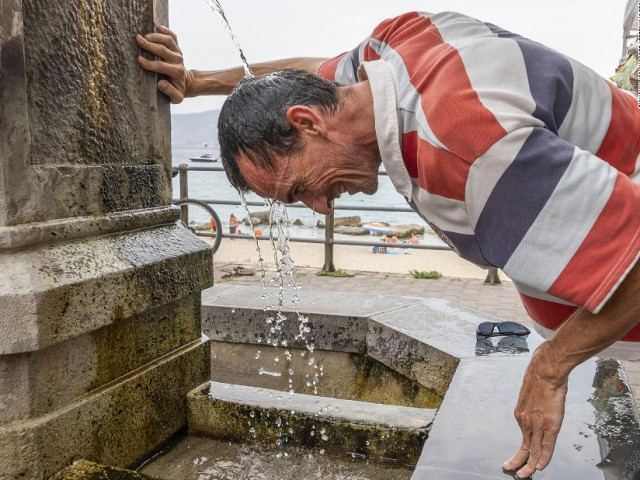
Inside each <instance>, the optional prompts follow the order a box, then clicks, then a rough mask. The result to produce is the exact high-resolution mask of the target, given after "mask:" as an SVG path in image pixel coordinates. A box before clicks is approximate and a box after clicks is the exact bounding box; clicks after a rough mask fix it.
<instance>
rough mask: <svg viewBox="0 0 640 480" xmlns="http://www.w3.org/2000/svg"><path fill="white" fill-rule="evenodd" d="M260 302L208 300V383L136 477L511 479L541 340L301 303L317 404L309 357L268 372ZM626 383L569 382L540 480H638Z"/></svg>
mask: <svg viewBox="0 0 640 480" xmlns="http://www.w3.org/2000/svg"><path fill="white" fill-rule="evenodd" d="M268 294H269V295H277V294H278V292H277V291H276V290H275V289H274V290H273V291H269V292H268ZM264 302H265V300H264V299H263V298H262V288H261V287H252V286H234V285H220V286H215V287H213V288H210V289H208V290H205V291H204V292H203V296H202V330H203V333H204V334H205V335H206V336H207V337H209V338H210V340H211V371H212V375H211V378H212V380H211V381H210V382H207V383H205V384H203V385H201V386H200V387H198V388H196V389H194V390H192V391H191V392H190V393H189V394H188V396H187V397H188V398H187V403H188V429H189V433H188V435H187V436H186V437H183V438H182V439H180V440H179V441H177V442H176V443H174V444H173V445H171V446H169V447H168V448H166V449H165V450H164V451H162V452H160V453H159V454H157V455H156V456H155V457H153V458H152V459H151V460H150V461H148V462H147V463H145V464H144V466H143V467H142V468H140V469H139V472H140V474H143V475H150V476H151V477H152V478H160V479H166V480H170V479H171V480H213V479H221V478H224V479H227V478H228V479H245V478H256V479H265V480H271V479H273V480H276V479H277V480H281V479H282V480H285V479H314V478H318V479H320V478H323V479H324V478H326V479H350V480H359V479H362V480H366V479H369V480H383V479H384V480H393V479H408V478H411V479H418V480H419V479H439V480H440V479H442V480H463V479H474V478H483V479H487V478H495V479H505V478H511V476H510V475H509V474H507V473H504V472H502V470H501V469H500V465H501V463H502V461H504V459H505V458H506V457H507V456H508V455H509V454H510V453H511V451H512V450H513V449H514V448H515V447H516V446H517V445H518V442H519V431H518V427H517V425H516V423H515V421H514V420H513V417H512V411H513V408H514V406H515V402H516V400H517V393H518V390H519V386H520V381H521V378H522V375H523V374H524V370H525V368H526V365H527V362H528V358H529V356H530V354H531V352H532V351H533V350H534V349H535V348H536V346H537V345H538V344H539V343H540V342H541V341H542V339H541V338H540V337H539V336H537V335H536V334H534V333H532V334H531V335H530V336H529V337H528V338H527V340H526V341H524V342H518V343H513V342H505V341H502V342H501V341H496V342H495V343H489V342H485V343H482V344H480V343H477V342H476V337H475V328H476V326H477V324H478V323H480V322H482V321H485V320H496V319H495V318H492V317H487V316H486V315H482V314H478V313H477V312H473V311H470V310H468V309H465V308H460V307H457V306H455V305H452V304H450V303H449V302H447V301H444V300H439V299H422V298H411V297H394V296H379V295H367V294H347V293H342V294H339V295H336V294H335V293H334V292H322V291H301V292H300V302H301V303H300V310H301V311H302V312H305V313H307V314H308V315H309V326H310V327H311V329H312V332H313V337H314V343H315V352H314V356H315V359H316V362H317V363H318V364H319V365H322V366H323V376H322V378H321V379H320V382H319V383H318V385H317V388H318V392H317V395H313V394H312V393H313V392H312V391H311V388H310V387H309V386H307V385H306V382H305V376H304V373H303V372H304V368H303V367H304V362H305V361H306V359H305V357H303V356H302V355H301V353H302V352H304V351H305V350H304V342H302V341H300V344H297V343H296V341H295V340H293V341H291V343H290V344H289V347H290V351H291V352H292V355H291V360H290V361H286V362H285V361H284V360H283V359H281V360H280V361H279V362H274V360H273V359H274V355H275V354H276V353H277V352H276V351H275V350H273V347H267V346H265V345H264V343H263V340H262V339H263V338H265V336H266V335H267V328H268V325H267V324H266V323H265V322H264V316H265V312H264V310H263V305H264ZM286 304H287V302H285V305H286ZM287 328H290V329H291V330H290V331H288V330H287ZM296 330H297V324H296V322H285V329H284V331H283V337H284V338H288V339H293V338H295V333H296ZM270 349H271V350H270ZM278 350H279V351H282V348H279V349H278ZM256 357H257V358H256ZM296 359H298V360H296ZM289 368H292V369H293V370H294V371H295V372H300V374H299V375H298V376H296V375H295V374H294V375H293V389H294V391H295V393H293V394H290V393H289V392H288V391H287V390H288V388H289V384H288V380H287V375H286V372H287V370H288V369H289ZM260 371H263V372H264V371H269V372H270V374H269V375H260V374H259V372H260ZM622 372H623V371H622V369H621V367H620V365H619V363H618V362H615V361H612V360H606V359H595V360H592V361H590V362H587V363H586V364H584V365H582V366H581V367H579V368H578V369H576V370H575V371H574V373H573V374H572V376H571V379H570V393H569V396H568V398H567V409H566V418H565V422H564V425H563V429H562V432H561V434H560V437H559V439H558V444H557V447H556V453H555V456H554V460H553V462H552V464H551V465H550V466H549V467H548V468H547V469H546V470H545V471H543V472H539V473H538V474H536V476H535V478H536V479H554V480H555V479H580V480H584V479H586V480H592V479H593V480H595V479H605V480H609V479H632V478H637V475H640V455H639V454H638V452H640V421H639V419H638V413H637V410H636V408H635V405H634V401H633V397H632V395H631V393H630V391H629V388H628V385H627V383H626V380H625V378H624V374H623V373H622ZM61 478H66V477H61ZM130 478H148V477H146V476H144V477H130Z"/></svg>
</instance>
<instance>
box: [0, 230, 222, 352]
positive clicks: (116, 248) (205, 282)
mask: <svg viewBox="0 0 640 480" xmlns="http://www.w3.org/2000/svg"><path fill="white" fill-rule="evenodd" d="M0 271H2V272H3V276H2V281H0V354H15V353H23V352H29V351H34V350H38V349H42V348H45V347H47V346H49V345H53V344H55V343H58V342H61V341H63V340H66V339H68V338H71V337H74V336H79V335H82V334H84V333H86V332H90V331H92V330H96V329H98V328H100V327H103V326H105V325H109V324H111V323H112V322H114V321H116V320H119V319H124V318H128V317H130V316H132V315H135V314H137V313H141V312H144V311H145V310H148V309H150V308H155V307H157V306H160V305H164V304H167V303H169V302H171V301H174V300H176V299H179V298H182V297H185V296H187V295H190V294H193V293H197V292H199V291H200V290H202V289H203V288H207V287H208V286H210V285H211V283H212V279H213V262H212V250H211V247H210V246H209V245H208V244H206V243H204V242H203V241H201V240H200V239H199V238H197V237H196V236H194V235H193V234H192V233H191V232H190V231H189V230H187V229H186V228H184V227H183V226H182V225H181V224H180V223H176V224H174V225H171V226H162V227H158V228H153V229H147V230H137V231H133V232H128V233H125V234H120V235H112V236H104V237H98V238H92V239H86V240H80V241H76V242H67V243H60V244H55V245H51V246H44V247H40V248H35V249H28V250H19V251H15V252H4V253H0ZM18 320H19V321H18Z"/></svg>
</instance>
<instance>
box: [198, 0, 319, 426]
mask: <svg viewBox="0 0 640 480" xmlns="http://www.w3.org/2000/svg"><path fill="white" fill-rule="evenodd" d="M205 1H206V2H207V4H208V5H209V6H210V7H211V9H212V10H213V11H214V12H215V13H216V14H217V15H218V17H219V18H220V20H221V21H222V24H223V26H224V28H225V30H226V31H227V32H228V33H229V35H230V37H231V40H232V41H233V43H234V45H235V46H236V48H237V49H238V53H239V54H240V59H241V61H242V65H243V67H244V72H245V78H250V77H253V76H254V74H253V71H252V70H251V67H250V66H249V63H248V62H247V59H246V57H245V55H244V52H243V51H242V48H241V46H240V42H239V41H238V39H237V37H236V35H235V33H234V32H233V29H232V28H231V25H230V24H229V21H228V19H227V16H226V15H225V13H224V9H223V8H222V5H221V4H220V2H219V1H218V0H205ZM238 194H239V195H240V198H241V202H242V206H243V208H244V210H245V211H246V213H247V217H248V218H249V222H250V223H251V234H252V235H253V239H254V242H255V245H256V253H257V255H258V263H259V265H260V275H261V279H262V288H263V294H262V297H263V299H265V303H267V302H266V300H267V278H266V273H265V268H264V257H263V256H262V252H261V250H260V244H259V242H258V239H257V238H256V234H255V228H254V225H253V222H252V220H251V212H250V211H249V208H248V206H247V200H246V197H245V195H244V194H243V192H241V191H238ZM265 206H266V207H268V209H269V212H270V214H269V238H270V240H271V248H272V250H273V258H274V263H275V265H276V272H275V277H274V279H273V280H272V281H273V283H274V284H275V285H276V286H277V288H278V295H277V301H276V303H275V304H273V305H267V306H265V307H264V311H265V312H269V313H267V317H266V322H267V324H268V325H269V330H268V331H269V334H268V335H267V337H266V338H265V342H266V343H267V344H269V345H270V346H273V347H276V348H279V347H282V348H285V350H284V352H283V354H284V357H285V361H287V362H288V363H290V362H291V353H290V352H289V350H288V349H287V346H288V344H289V340H288V339H286V338H284V336H283V324H284V322H285V321H286V320H287V317H286V316H285V315H284V314H283V309H284V307H285V289H286V288H290V289H291V290H292V292H293V295H292V303H293V309H294V311H295V313H296V316H297V320H298V323H299V326H298V334H297V336H296V340H297V339H300V340H302V341H304V343H305V347H306V352H303V355H306V354H307V353H308V356H309V359H308V361H307V362H306V364H307V365H308V366H309V368H310V369H311V371H310V372H309V373H307V374H306V375H305V376H306V378H307V386H313V390H314V393H316V394H317V388H316V386H317V384H318V382H319V378H320V376H321V375H322V368H319V366H318V365H317V364H316V363H315V359H314V357H313V350H314V344H313V339H312V338H311V336H310V333H311V329H310V327H309V325H308V317H307V316H306V315H302V314H301V313H300V311H299V305H300V300H299V298H298V288H299V287H298V285H297V283H296V279H295V272H294V268H293V266H294V262H293V259H292V258H291V251H290V248H289V238H290V232H289V218H288V214H287V209H286V207H285V205H284V204H283V203H282V202H279V201H276V200H270V199H267V200H266V201H265ZM271 312H273V313H271ZM259 355H260V352H258V357H259ZM279 361H280V356H279V354H276V356H275V357H274V363H277V362H279ZM259 373H260V374H261V375H263V374H265V375H273V373H272V372H269V371H266V370H264V369H261V370H260V372H259ZM293 374H294V371H293V368H289V369H288V375H289V378H288V385H289V387H288V393H289V395H290V396H291V395H293V393H294V391H293ZM276 425H278V426H279V427H280V426H281V419H280V418H279V417H278V418H277V419H276Z"/></svg>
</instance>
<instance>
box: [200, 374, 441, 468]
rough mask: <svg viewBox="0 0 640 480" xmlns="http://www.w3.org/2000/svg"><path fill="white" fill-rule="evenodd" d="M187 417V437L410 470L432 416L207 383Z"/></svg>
mask: <svg viewBox="0 0 640 480" xmlns="http://www.w3.org/2000/svg"><path fill="white" fill-rule="evenodd" d="M188 412H189V413H188V415H189V417H188V418H189V433H190V434H191V435H204V436H210V437H214V438H218V439H227V440H235V441H243V442H246V441H248V442H261V443H276V444H278V445H280V446H282V447H283V448H287V447H289V446H292V447H300V446H303V447H316V448H321V449H326V450H327V451H329V452H334V453H338V454H340V455H344V454H345V453H353V454H356V455H365V456H371V457H384V458H392V459H395V460H398V461H400V462H402V463H405V464H412V465H414V464H415V463H416V462H417V459H418V457H419V455H420V451H421V450H422V445H423V443H424V441H425V440H426V438H427V436H428V434H429V430H430V428H431V424H432V423H433V420H434V418H435V413H436V410H435V409H425V408H413V407H400V406H396V405H382V404H374V403H368V402H358V401H353V400H342V399H337V398H328V397H319V396H314V395H304V394H297V393H293V394H289V393H287V392H282V391H278V390H270V389H266V388H255V387H248V386H243V385H233V384H227V383H218V382H208V383H205V384H204V385H202V386H200V387H198V388H197V389H195V390H193V391H191V392H190V393H189V395H188Z"/></svg>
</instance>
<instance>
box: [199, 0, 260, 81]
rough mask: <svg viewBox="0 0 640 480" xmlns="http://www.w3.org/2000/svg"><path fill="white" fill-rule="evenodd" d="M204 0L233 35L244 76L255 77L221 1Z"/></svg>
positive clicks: (231, 35) (232, 38)
mask: <svg viewBox="0 0 640 480" xmlns="http://www.w3.org/2000/svg"><path fill="white" fill-rule="evenodd" d="M204 1H205V2H207V5H209V6H210V7H211V9H212V10H213V11H214V12H215V14H216V15H218V17H220V20H221V21H222V25H223V26H224V28H225V30H226V31H227V33H229V36H230V37H231V41H232V42H233V44H234V45H235V46H236V48H237V49H238V53H239V54H240V60H241V61H242V66H243V67H244V76H245V77H253V76H254V75H253V71H252V70H251V67H250V66H249V62H247V58H246V57H245V56H244V52H243V51H242V48H241V47H240V42H239V41H238V38H237V37H236V34H235V33H234V32H233V30H232V29H231V24H230V23H229V20H227V16H226V15H225V13H224V9H223V8H222V5H220V2H219V1H218V0H204Z"/></svg>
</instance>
